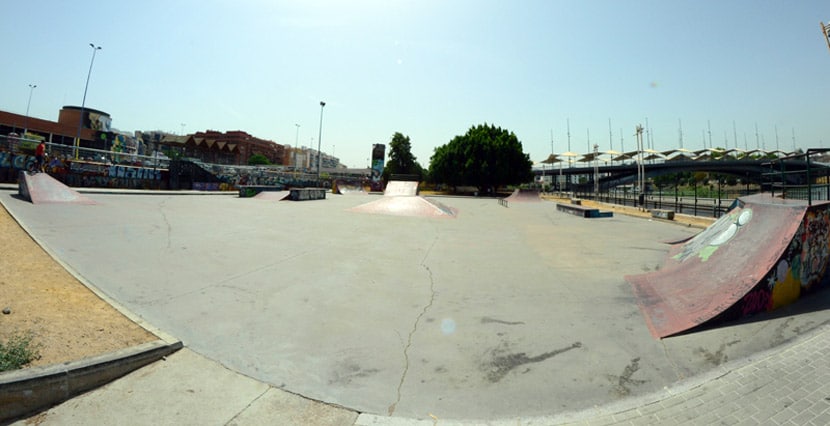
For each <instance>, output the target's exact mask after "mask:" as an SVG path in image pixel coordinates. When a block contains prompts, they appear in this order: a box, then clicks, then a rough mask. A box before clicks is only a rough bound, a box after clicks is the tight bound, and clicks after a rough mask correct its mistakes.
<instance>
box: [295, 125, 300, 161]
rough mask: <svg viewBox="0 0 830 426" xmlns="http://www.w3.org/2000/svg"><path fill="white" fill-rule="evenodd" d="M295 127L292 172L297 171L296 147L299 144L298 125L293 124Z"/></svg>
mask: <svg viewBox="0 0 830 426" xmlns="http://www.w3.org/2000/svg"><path fill="white" fill-rule="evenodd" d="M294 125H295V126H297V134H296V136H294V171H295V172H296V171H297V145H298V144H299V143H300V125H299V124H297V123H294Z"/></svg>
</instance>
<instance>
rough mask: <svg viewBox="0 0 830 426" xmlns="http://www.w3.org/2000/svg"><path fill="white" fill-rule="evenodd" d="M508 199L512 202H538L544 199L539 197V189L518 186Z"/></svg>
mask: <svg viewBox="0 0 830 426" xmlns="http://www.w3.org/2000/svg"><path fill="white" fill-rule="evenodd" d="M505 199H506V200H507V201H510V202H538V201H542V199H541V198H539V191H536V190H532V189H524V190H522V189H519V188H516V189H514V190H513V193H512V194H510V195H509V196H508V197H507V198H505Z"/></svg>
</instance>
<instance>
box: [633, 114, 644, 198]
mask: <svg viewBox="0 0 830 426" xmlns="http://www.w3.org/2000/svg"><path fill="white" fill-rule="evenodd" d="M635 130H636V133H635V134H634V135H635V136H636V137H637V197H638V200H639V205H640V207H642V206H643V201H645V195H644V193H643V190H644V186H645V185H644V184H643V175H645V167H643V126H641V125H639V124H638V125H637V127H636V129H635Z"/></svg>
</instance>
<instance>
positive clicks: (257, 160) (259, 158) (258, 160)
mask: <svg viewBox="0 0 830 426" xmlns="http://www.w3.org/2000/svg"><path fill="white" fill-rule="evenodd" d="M265 164H271V161H269V160H268V157H266V156H264V155H262V154H254V155H252V156H250V157H248V165H249V166H258V165H265Z"/></svg>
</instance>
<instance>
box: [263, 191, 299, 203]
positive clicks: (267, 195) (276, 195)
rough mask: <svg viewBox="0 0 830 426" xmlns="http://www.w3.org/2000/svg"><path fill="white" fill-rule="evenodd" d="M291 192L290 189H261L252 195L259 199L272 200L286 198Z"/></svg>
mask: <svg viewBox="0 0 830 426" xmlns="http://www.w3.org/2000/svg"><path fill="white" fill-rule="evenodd" d="M290 194H291V191H262V192H260V193H259V194H257V195H254V198H257V199H260V200H272V201H281V200H285V199H286V198H288V196H289V195H290Z"/></svg>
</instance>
